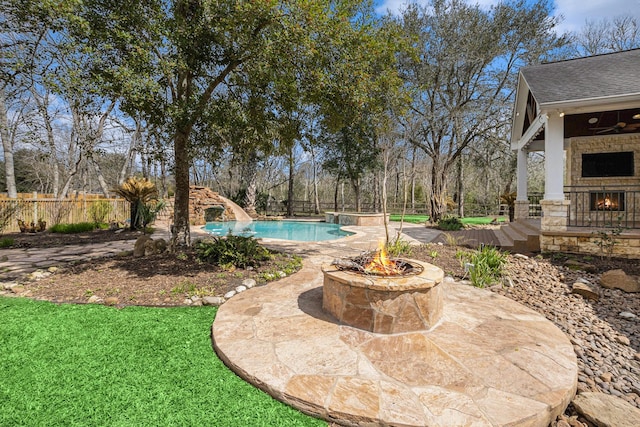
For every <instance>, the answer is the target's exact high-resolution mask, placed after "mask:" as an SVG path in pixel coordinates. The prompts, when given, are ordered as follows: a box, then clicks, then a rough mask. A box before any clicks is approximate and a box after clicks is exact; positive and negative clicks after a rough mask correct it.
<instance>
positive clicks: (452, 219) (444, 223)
mask: <svg viewBox="0 0 640 427" xmlns="http://www.w3.org/2000/svg"><path fill="white" fill-rule="evenodd" d="M462 227H464V225H463V224H462V221H460V218H458V217H456V216H446V217H444V218H442V219H441V220H440V221H438V228H439V229H440V230H445V231H457V230H460V229H461V228H462Z"/></svg>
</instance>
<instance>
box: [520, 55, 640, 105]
mask: <svg viewBox="0 0 640 427" xmlns="http://www.w3.org/2000/svg"><path fill="white" fill-rule="evenodd" d="M520 72H521V74H522V76H523V77H524V80H525V81H526V83H527V86H529V90H530V91H531V93H532V95H533V96H534V98H535V99H536V101H537V102H538V105H540V106H541V107H543V106H544V105H545V104H553V103H556V102H570V101H581V100H589V99H591V100H593V99H597V98H610V97H618V96H627V95H630V94H640V49H633V50H627V51H623V52H616V53H609V54H604V55H597V56H590V57H586V58H577V59H571V60H566V61H559V62H550V63H546V64H539V65H532V66H528V67H524V68H522V69H521V70H520Z"/></svg>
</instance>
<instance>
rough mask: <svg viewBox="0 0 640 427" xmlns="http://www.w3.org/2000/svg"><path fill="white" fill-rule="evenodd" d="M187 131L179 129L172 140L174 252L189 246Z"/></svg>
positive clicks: (172, 243)
mask: <svg viewBox="0 0 640 427" xmlns="http://www.w3.org/2000/svg"><path fill="white" fill-rule="evenodd" d="M188 141H189V131H188V130H185V129H179V130H178V131H177V132H176V135H175V136H174V138H173V154H174V157H175V179H176V193H175V202H174V211H173V226H172V227H171V248H172V250H173V251H176V250H178V249H180V248H185V247H187V246H190V245H191V231H190V229H189V147H188Z"/></svg>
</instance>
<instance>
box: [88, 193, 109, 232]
mask: <svg viewBox="0 0 640 427" xmlns="http://www.w3.org/2000/svg"><path fill="white" fill-rule="evenodd" d="M88 211H89V212H88V214H89V218H91V220H92V221H93V223H94V224H95V226H96V228H98V226H99V225H100V224H104V223H105V222H106V220H107V218H108V217H109V215H111V212H112V211H113V206H111V203H109V202H107V201H106V200H96V201H94V202H93V203H91V206H89V209H88Z"/></svg>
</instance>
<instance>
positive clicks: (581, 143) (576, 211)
mask: <svg viewBox="0 0 640 427" xmlns="http://www.w3.org/2000/svg"><path fill="white" fill-rule="evenodd" d="M622 151H631V152H633V153H634V169H635V170H634V176H615V177H598V178H583V177H582V154H593V153H615V152H622ZM567 171H569V174H568V180H567V181H568V185H570V186H580V187H583V188H580V190H579V191H585V192H588V191H590V190H591V188H592V189H593V191H602V187H603V186H604V187H605V188H606V187H607V186H615V189H616V190H619V191H624V190H625V189H626V190H635V191H636V193H627V195H626V199H627V200H626V201H625V206H626V209H629V207H633V206H635V210H636V212H635V214H636V216H640V194H639V193H637V191H638V190H639V189H640V187H639V186H640V134H619V135H607V136H605V135H602V136H589V137H579V138H572V139H571V142H570V144H569V153H567ZM625 186H628V187H625ZM590 187H591V188H590ZM632 194H635V195H636V200H630V198H631V197H632ZM589 203H590V201H589V197H586V194H585V197H574V196H572V198H571V205H572V206H571V211H570V212H571V215H583V217H582V218H580V217H576V218H572V219H576V220H578V221H580V222H587V221H588V220H589V219H591V221H593V222H596V221H597V222H598V223H604V222H606V221H607V220H608V219H609V218H610V212H602V211H601V212H595V211H590V206H589ZM596 215H598V217H596Z"/></svg>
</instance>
